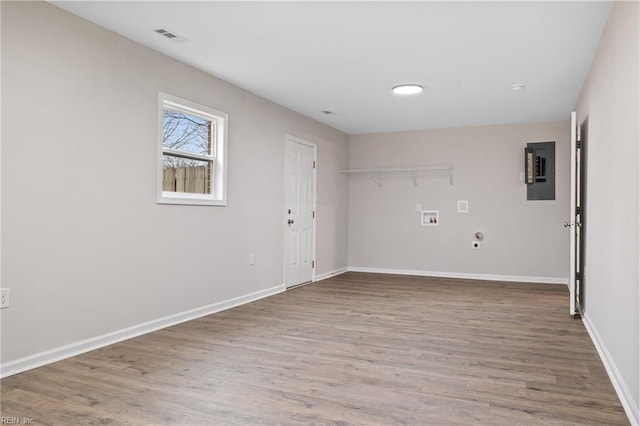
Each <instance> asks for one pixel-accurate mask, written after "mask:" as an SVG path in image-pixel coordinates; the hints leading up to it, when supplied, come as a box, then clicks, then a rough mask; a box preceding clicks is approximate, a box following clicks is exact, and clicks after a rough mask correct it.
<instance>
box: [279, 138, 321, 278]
mask: <svg viewBox="0 0 640 426" xmlns="http://www.w3.org/2000/svg"><path fill="white" fill-rule="evenodd" d="M290 142H291V143H297V144H300V145H306V146H308V147H311V148H312V149H313V160H312V161H313V162H314V167H313V173H312V175H311V176H312V179H313V183H312V187H313V189H312V190H311V197H312V198H311V206H312V209H313V218H312V225H311V258H312V262H313V263H312V267H311V281H309V282H308V283H302V284H297V285H292V286H287V259H288V256H287V255H288V254H289V253H288V245H287V231H288V225H287V220H288V219H289V217H288V213H287V144H288V143H290ZM283 166H284V167H283V175H284V182H283V184H282V185H283V188H284V193H283V194H284V196H283V199H282V224H283V228H282V229H283V237H284V239H283V243H284V244H283V253H284V256H283V257H284V258H283V261H282V267H283V275H282V276H283V277H284V286H285V289H286V290H289V289H292V288H296V287H299V286H301V285H305V284H311V283H312V282H314V281H315V280H316V265H315V262H316V222H317V218H318V214H317V205H316V204H317V203H316V199H317V180H318V145H317V144H316V143H315V142H311V141H308V140H306V139H302V138H299V137H297V136H293V135H290V134H287V135H286V136H285V138H284V164H283Z"/></svg>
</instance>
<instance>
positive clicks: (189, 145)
mask: <svg viewBox="0 0 640 426" xmlns="http://www.w3.org/2000/svg"><path fill="white" fill-rule="evenodd" d="M228 119H229V117H228V115H227V114H226V113H224V112H220V111H216V110H214V109H212V108H209V107H206V106H203V105H198V104H195V103H193V102H189V101H186V100H184V99H180V98H177V97H175V96H171V95H167V94H165V93H160V137H159V139H160V142H159V145H160V149H159V151H158V152H159V155H158V157H159V158H158V203H165V204H197V205H210V206H225V205H226V204H227V173H226V172H227V161H226V152H227V121H228Z"/></svg>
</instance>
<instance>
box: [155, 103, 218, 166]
mask: <svg viewBox="0 0 640 426" xmlns="http://www.w3.org/2000/svg"><path fill="white" fill-rule="evenodd" d="M213 126H214V123H213V122H212V121H211V120H207V119H206V118H202V117H198V116H197V115H193V114H188V113H186V112H182V111H177V110H174V109H170V108H166V107H165V109H164V119H163V123H162V132H163V138H162V145H163V146H164V147H165V148H170V149H177V150H180V151H184V152H191V153H194V154H201V155H211V154H212V146H211V145H212V144H211V137H210V134H212V129H213Z"/></svg>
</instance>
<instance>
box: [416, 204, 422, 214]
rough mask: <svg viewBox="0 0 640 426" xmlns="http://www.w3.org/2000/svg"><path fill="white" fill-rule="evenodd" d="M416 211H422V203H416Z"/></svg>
mask: <svg viewBox="0 0 640 426" xmlns="http://www.w3.org/2000/svg"><path fill="white" fill-rule="evenodd" d="M416 211H417V212H421V211H422V204H420V203H416Z"/></svg>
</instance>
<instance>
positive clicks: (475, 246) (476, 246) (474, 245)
mask: <svg viewBox="0 0 640 426" xmlns="http://www.w3.org/2000/svg"><path fill="white" fill-rule="evenodd" d="M471 248H472V249H474V250H480V241H474V242H472V243H471Z"/></svg>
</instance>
